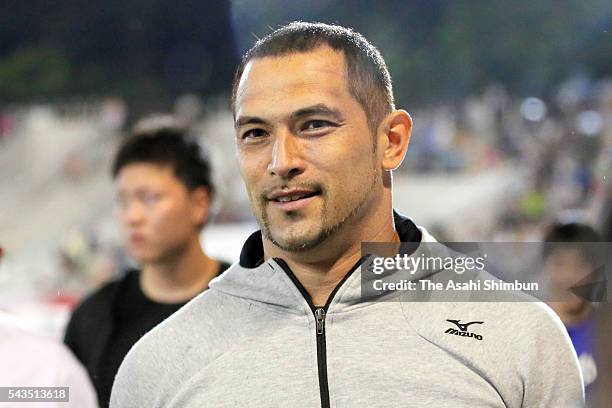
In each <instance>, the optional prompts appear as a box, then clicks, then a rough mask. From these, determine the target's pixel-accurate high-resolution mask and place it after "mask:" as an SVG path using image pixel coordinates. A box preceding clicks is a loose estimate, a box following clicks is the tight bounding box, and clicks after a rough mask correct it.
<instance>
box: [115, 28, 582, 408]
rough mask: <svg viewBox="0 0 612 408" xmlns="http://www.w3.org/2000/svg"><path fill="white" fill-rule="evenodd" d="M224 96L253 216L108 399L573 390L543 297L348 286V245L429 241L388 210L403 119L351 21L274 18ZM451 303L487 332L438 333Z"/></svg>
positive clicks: (531, 403) (382, 70)
mask: <svg viewBox="0 0 612 408" xmlns="http://www.w3.org/2000/svg"><path fill="white" fill-rule="evenodd" d="M233 108H234V115H235V125H236V136H237V138H236V140H237V162H238V167H239V169H240V173H241V175H242V177H243V179H244V182H245V184H246V187H247V192H248V195H249V199H250V201H251V206H252V209H253V212H254V214H255V216H256V217H257V220H258V222H259V224H260V226H261V231H258V232H256V233H254V234H253V235H252V236H251V237H250V238H249V239H248V240H247V241H246V243H245V244H244V247H243V249H242V253H241V256H240V262H239V263H238V264H235V265H233V266H232V267H231V268H230V269H229V270H228V271H227V273H226V274H224V276H222V277H221V278H219V279H216V280H215V281H213V282H212V283H211V289H210V290H209V291H208V292H206V293H205V294H203V295H202V296H199V297H198V298H196V299H194V300H193V301H192V302H191V303H190V304H189V305H187V306H186V307H185V308H184V309H183V310H181V311H180V312H179V313H177V314H175V315H174V316H173V317H172V318H171V319H169V320H167V321H166V322H164V324H162V325H160V326H159V327H157V328H156V329H155V330H153V331H152V332H150V333H149V334H148V335H147V336H145V337H144V338H143V339H142V340H141V341H140V342H139V343H138V344H137V345H136V346H135V347H134V349H132V351H131V352H130V354H129V355H128V356H127V358H126V360H125V361H124V363H123V365H122V367H121V369H120V370H119V373H118V375H117V378H116V380H115V384H114V388H113V394H112V397H111V406H112V407H113V408H124V407H142V406H147V407H162V406H163V407H200V406H214V407H234V406H236V407H238V406H239V407H247V406H248V407H263V406H265V407H319V406H322V407H332V406H333V407H396V406H402V407H423V406H436V407H474V406H490V407H520V406H522V407H545V406H546V407H552V406H574V405H575V406H577V404H579V403H580V400H581V399H582V389H581V382H580V381H581V379H580V374H579V371H578V368H577V361H576V357H575V354H574V353H573V351H572V349H571V345H570V343H569V339H568V338H567V335H566V334H564V332H563V328H562V326H561V324H560V322H559V321H558V319H555V318H553V315H552V314H551V312H550V310H549V309H547V308H545V307H542V306H541V305H539V304H532V303H513V304H510V303H506V304H495V303H493V304H491V303H488V304H486V305H484V304H479V303H467V302H465V303H448V302H440V303H423V302H421V303H405V302H378V301H376V300H379V299H376V298H374V297H371V298H364V297H362V296H361V290H360V289H361V287H360V286H361V285H360V283H361V280H360V277H361V275H362V270H361V269H362V268H361V265H362V262H361V260H362V254H361V243H362V242H368V241H380V242H391V243H397V242H400V241H406V242H413V243H419V242H427V241H433V238H432V237H431V236H430V235H429V234H428V233H427V231H425V230H424V229H423V228H418V227H417V226H416V225H414V223H413V222H412V221H411V220H410V219H408V218H405V217H403V216H401V215H399V214H397V213H394V212H393V209H392V180H391V171H392V170H394V169H395V168H397V167H398V166H399V165H400V164H401V162H402V160H403V158H404V155H405V153H406V150H407V147H408V140H409V136H410V131H411V127H412V121H411V118H410V116H409V115H408V114H407V113H406V112H405V111H403V110H396V109H395V108H394V106H393V94H392V91H391V80H390V77H389V74H388V72H387V69H386V67H385V64H384V61H383V59H382V57H381V56H380V54H379V53H378V51H377V50H376V49H375V48H374V47H373V46H372V45H371V44H369V43H368V42H367V41H366V40H365V39H364V38H363V37H362V36H361V35H359V34H357V33H355V32H353V31H351V30H348V29H345V28H343V27H338V26H329V25H325V24H309V23H292V24H289V25H288V26H285V27H283V28H280V29H278V30H276V31H274V32H273V33H272V34H270V35H269V36H267V37H265V38H263V39H262V40H260V41H258V42H257V43H256V44H255V46H254V47H253V48H252V49H251V50H250V51H249V52H247V54H246V55H245V57H244V59H243V62H242V64H241V65H240V67H239V68H238V71H237V73H236V76H235V83H234V92H233ZM457 318H459V319H467V320H468V321H470V320H472V321H473V320H482V321H484V322H486V323H485V324H483V325H482V326H483V327H482V333H483V334H482V337H483V338H484V340H483V341H478V340H476V339H474V338H467V337H459V336H450V335H448V334H444V331H445V330H446V329H447V328H448V325H449V323H448V321H447V319H457ZM550 348H554V349H555V350H556V354H555V357H554V359H552V358H546V356H545V355H544V354H543V353H544V352H546V351H547V350H548V349H550ZM560 367H563V369H564V374H563V377H561V376H560V375H559V372H558V370H557V368H560ZM568 372H569V374H567V373H568ZM160 373H163V374H162V376H160Z"/></svg>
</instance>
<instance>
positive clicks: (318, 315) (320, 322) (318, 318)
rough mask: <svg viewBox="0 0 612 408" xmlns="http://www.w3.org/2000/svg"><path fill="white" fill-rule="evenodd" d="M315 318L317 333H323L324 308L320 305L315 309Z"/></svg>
mask: <svg viewBox="0 0 612 408" xmlns="http://www.w3.org/2000/svg"><path fill="white" fill-rule="evenodd" d="M315 319H316V321H317V334H323V332H324V331H325V309H323V308H322V307H320V308H318V309H317V310H315Z"/></svg>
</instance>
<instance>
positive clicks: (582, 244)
mask: <svg viewBox="0 0 612 408" xmlns="http://www.w3.org/2000/svg"><path fill="white" fill-rule="evenodd" d="M592 242H601V235H600V234H599V233H598V232H597V231H596V230H595V229H594V228H593V227H591V226H590V225H587V224H584V223H581V222H575V221H571V222H562V221H557V222H554V223H553V224H552V225H550V226H549V227H548V230H547V231H546V233H545V235H544V247H543V249H542V255H543V257H544V258H547V257H548V256H549V255H550V254H551V253H552V252H553V251H554V250H555V249H558V248H574V249H576V250H578V251H579V252H580V253H581V254H582V256H583V257H584V258H585V260H587V262H589V263H590V264H591V265H593V266H596V265H597V261H598V260H599V258H600V256H601V255H602V254H600V252H601V248H599V247H598V246H592V245H588V243H592Z"/></svg>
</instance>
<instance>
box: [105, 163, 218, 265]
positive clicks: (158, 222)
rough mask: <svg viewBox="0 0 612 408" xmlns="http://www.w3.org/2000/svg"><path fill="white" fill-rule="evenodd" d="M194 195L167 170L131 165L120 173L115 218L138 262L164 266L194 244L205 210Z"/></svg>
mask: <svg viewBox="0 0 612 408" xmlns="http://www.w3.org/2000/svg"><path fill="white" fill-rule="evenodd" d="M194 191H195V190H194ZM194 195H195V194H194V192H190V191H189V190H188V189H187V188H186V186H185V185H184V184H183V183H182V182H181V181H180V180H179V179H177V178H176V176H175V175H174V172H173V169H172V168H171V167H170V166H163V165H157V164H151V163H132V164H128V165H126V166H125V167H123V168H122V169H121V171H120V172H119V174H118V176H117V202H118V204H119V205H118V215H119V220H120V223H121V227H122V229H123V232H124V234H125V239H126V246H127V249H128V251H129V252H130V254H131V255H132V256H133V257H134V258H135V259H136V260H137V261H139V262H140V263H156V262H163V261H164V260H166V259H169V258H170V257H173V256H176V255H179V254H180V253H181V252H182V251H183V250H184V249H185V248H186V246H187V245H188V244H190V243H192V241H193V240H197V237H198V235H199V225H201V223H202V222H204V220H205V217H206V208H204V206H202V202H201V200H197V199H196V198H195V196H194Z"/></svg>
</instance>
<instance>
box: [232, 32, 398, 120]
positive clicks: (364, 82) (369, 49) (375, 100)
mask: <svg viewBox="0 0 612 408" xmlns="http://www.w3.org/2000/svg"><path fill="white" fill-rule="evenodd" d="M325 45H326V46H328V47H330V48H331V49H333V50H335V51H339V52H342V53H343V54H344V60H345V62H346V69H347V78H348V87H349V92H350V93H351V95H352V96H353V97H354V98H355V99H356V100H357V102H359V104H360V105H361V106H362V107H363V109H364V111H365V113H366V117H367V119H368V124H369V126H370V128H371V129H373V130H376V128H377V126H378V125H379V123H380V121H381V120H382V119H383V118H384V117H385V116H386V115H387V114H389V113H391V112H392V111H393V110H394V109H395V106H394V102H393V88H392V85H391V75H389V70H388V69H387V65H386V64H385V60H384V59H383V57H382V55H381V54H380V52H379V51H378V49H376V47H374V46H373V45H372V44H371V43H370V42H369V41H368V40H367V39H366V38H365V37H364V36H363V35H361V34H359V33H358V32H355V31H353V30H351V29H350V28H346V27H341V26H338V25H329V24H323V23H306V22H302V21H294V22H292V23H289V24H287V25H285V26H283V27H281V28H279V29H277V30H275V31H273V32H272V33H270V34H268V35H267V36H265V37H264V38H262V39H260V40H259V41H257V42H256V43H255V45H253V47H252V48H251V49H250V50H248V51H247V52H246V54H245V55H244V56H243V58H242V61H241V63H240V65H239V66H238V68H237V69H236V73H235V75H234V82H233V84H232V112H234V114H235V113H236V92H237V90H238V84H239V83H240V78H241V77H242V74H243V72H244V68H245V67H246V65H247V64H248V62H249V61H250V60H252V59H256V58H264V57H278V56H283V55H288V54H293V53H301V52H309V51H312V50H314V49H316V48H319V47H321V46H325Z"/></svg>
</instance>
